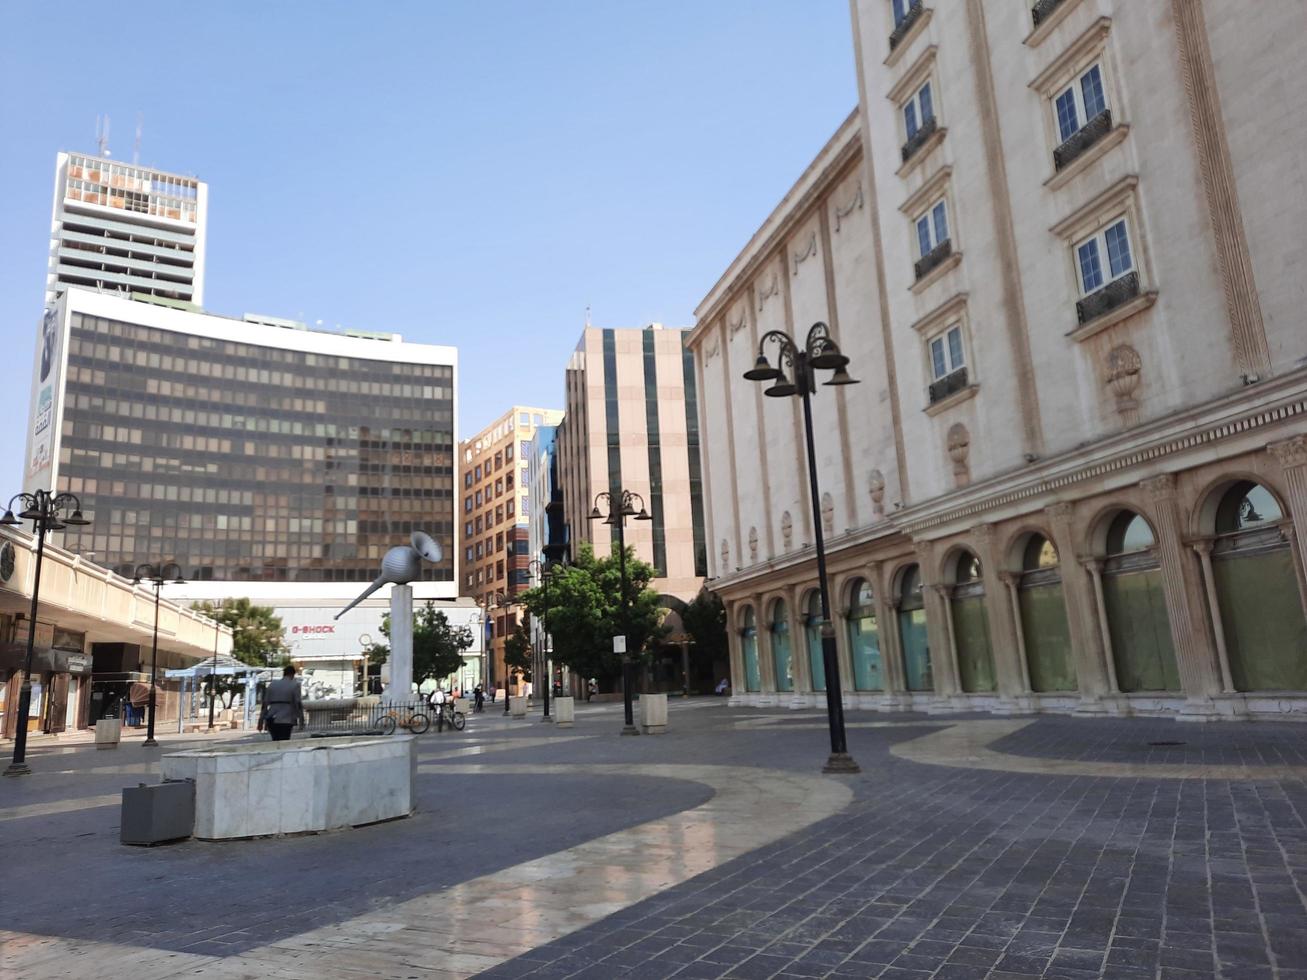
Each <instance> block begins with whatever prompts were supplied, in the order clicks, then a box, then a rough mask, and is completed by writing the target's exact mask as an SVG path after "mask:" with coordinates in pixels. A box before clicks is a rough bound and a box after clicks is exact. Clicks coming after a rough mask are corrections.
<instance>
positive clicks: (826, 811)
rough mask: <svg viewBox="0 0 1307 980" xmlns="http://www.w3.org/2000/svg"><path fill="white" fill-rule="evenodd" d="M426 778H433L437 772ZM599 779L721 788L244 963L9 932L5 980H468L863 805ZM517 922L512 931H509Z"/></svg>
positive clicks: (683, 771) (662, 773) (759, 784)
mask: <svg viewBox="0 0 1307 980" xmlns="http://www.w3.org/2000/svg"><path fill="white" fill-rule="evenodd" d="M419 768H420V770H422V771H434V767H432V766H428V765H422V766H420V767H419ZM570 769H571V767H569V766H562V765H555V766H496V767H494V768H493V769H492V768H489V767H487V766H481V765H443V766H441V767H440V771H442V772H460V773H468V774H477V773H488V774H494V775H515V774H560V775H561V774H566V773H567V772H569V771H570ZM590 771H591V772H593V773H595V774H597V775H612V776H630V775H639V776H652V777H655V778H658V777H662V778H668V779H681V780H690V781H695V782H700V783H703V784H705V785H708V786H710V787H711V788H712V789H713V790H714V795H713V797H712V798H711V799H710V800H708V801H707V802H706V803H703V804H701V805H700V806H697V807H695V808H693V809H691V810H687V811H684V812H682V813H677V814H673V815H671V816H668V817H663V818H661V819H657V820H652V821H649V822H647V823H644V824H640V825H638V826H636V827H632V828H629V829H627V830H621V831H618V832H616V833H612V834H609V835H607V836H605V837H600V838H598V839H596V840H592V841H588V842H586V843H584V844H582V845H579V846H577V847H573V848H569V849H567V850H564V851H559V852H557V853H554V854H550V855H547V856H545V857H542V858H538V859H536V860H534V861H528V862H525V863H523V864H519V865H516V866H514V867H511V868H507V869H505V870H503V871H499V872H496V873H494V874H491V875H485V876H483V877H480V878H476V879H473V880H471V881H467V882H464V883H462V884H460V885H456V886H454V887H453V888H449V889H446V890H444V891H440V892H436V893H433V894H429V895H423V896H421V897H419V898H415V899H411V900H409V901H406V902H402V903H400V904H397V905H394V906H391V907H388V908H386V909H383V910H380V911H377V912H370V913H366V914H364V915H360V916H357V917H356V918H354V919H351V920H349V921H347V922H344V923H341V924H339V925H334V926H330V927H324V928H321V929H314V930H311V931H309V932H305V933H302V934H300V935H298V936H294V937H292V938H290V939H287V940H283V941H280V942H275V943H271V944H269V945H266V946H261V947H257V948H254V949H251V950H249V951H247V952H245V953H243V954H241V955H239V956H231V957H225V958H222V957H215V956H203V955H197V954H190V953H179V952H171V951H166V950H158V949H149V948H140V947H134V946H126V945H118V944H111V943H97V942H82V941H77V940H69V939H61V938H53V937H48V936H35V935H30V934H24V933H13V932H4V931H0V976H14V977H23V978H25V980H45V978H54V977H78V978H81V977H87V976H130V977H131V978H132V980H164V978H169V977H175V976H180V975H185V976H188V977H205V978H221V980H238V978H240V980H244V978H249V980H256V978H257V980H261V978H268V977H284V978H304V977H328V976H330V977H353V976H358V977H364V976H366V977H396V978H406V977H414V976H419V975H420V976H421V977H423V978H435V980H446V978H454V977H466V976H469V975H470V974H473V973H476V972H478V971H480V970H485V969H488V968H490V967H493V966H495V965H497V964H499V963H501V962H504V961H505V960H508V959H511V958H513V957H515V956H518V955H520V954H522V953H524V952H527V951H528V950H530V949H533V948H535V947H537V946H539V945H542V944H544V943H547V942H551V941H553V940H555V939H558V938H559V937H561V936H564V935H567V934H568V933H570V932H572V931H574V930H576V929H579V928H582V927H583V926H586V925H589V924H591V923H593V922H596V921H598V920H600V919H602V918H604V917H606V916H608V915H610V914H611V913H613V912H616V911H618V910H620V909H623V908H626V907H627V906H629V905H632V904H634V903H636V902H639V901H642V900H644V899H646V898H649V897H651V896H653V895H655V894H657V893H658V892H660V891H662V890H664V889H666V888H668V887H670V886H672V885H676V884H679V883H680V882H683V881H686V880H688V879H690V878H693V877H694V876H696V875H698V874H701V873H703V872H704V871H708V870H710V869H712V868H714V867H716V866H717V865H719V864H722V863H724V862H726V861H730V860H731V859H733V858H736V857H739V856H740V855H742V854H744V853H747V852H748V851H751V850H754V849H756V848H758V847H762V846H764V845H766V844H769V843H771V842H773V841H776V840H779V839H781V838H783V837H785V836H787V835H789V834H792V833H794V832H796V831H798V830H802V829H803V828H804V827H807V826H809V825H811V824H813V823H816V822H817V821H819V820H822V819H825V818H826V817H829V816H831V815H832V814H835V813H837V812H839V811H840V810H842V809H844V808H845V807H846V806H848V804H849V803H850V801H851V800H852V798H853V793H852V790H850V789H849V787H848V786H846V785H844V784H843V783H841V782H839V781H836V780H833V779H829V778H822V777H818V776H809V775H804V774H799V773H792V772H780V771H776V770H768V769H750V768H744V767H733V766H702V765H634V766H615V765H605V766H591V767H590ZM270 914H275V910H270ZM510 923H511V925H512V928H511V929H509V928H505V926H506V925H507V924H510ZM486 937H493V938H492V939H490V940H487V938H486Z"/></svg>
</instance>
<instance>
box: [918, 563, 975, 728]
mask: <svg viewBox="0 0 1307 980" xmlns="http://www.w3.org/2000/svg"><path fill="white" fill-rule="evenodd" d="M927 588H928V589H929V590H930V592H931V593H932V596H933V599H934V603H935V610H936V612H935V615H938V617H939V630H940V634H941V635H942V636H943V643H944V649H943V659H944V661H945V662H946V663H947V668H946V669H945V670H944V671H942V672H941V676H944V675H947V677H948V679H949V680H948V683H949V687H950V690H949V692H948V695H949V697H950V698H951V700H952V702H953V706H954V707H957V708H966V707H969V703H968V701H967V698H966V694H965V693H964V692H963V690H962V669H961V668H960V667H959V666H958V637H957V633H956V632H955V631H954V629H953V586H951V585H945V584H944V583H943V582H936V583H934V584H933V585H929V586H927ZM931 615H932V613H931V612H930V610H929V608H928V609H927V610H926V622H927V623H929V622H930V617H931Z"/></svg>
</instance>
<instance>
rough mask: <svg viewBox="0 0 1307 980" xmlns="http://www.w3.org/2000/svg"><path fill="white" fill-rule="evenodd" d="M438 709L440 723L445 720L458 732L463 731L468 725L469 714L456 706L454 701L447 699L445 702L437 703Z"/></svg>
mask: <svg viewBox="0 0 1307 980" xmlns="http://www.w3.org/2000/svg"><path fill="white" fill-rule="evenodd" d="M436 710H437V712H438V723H439V722H444V723H446V724H448V725H449V726H450V727H451V728H453V729H454V731H456V732H461V731H462V730H463V729H464V728H465V727H466V726H467V716H466V715H465V714H463V712H461V711H458V710H456V709H455V708H454V702H453V701H446V702H445V703H444V704H438V705H436Z"/></svg>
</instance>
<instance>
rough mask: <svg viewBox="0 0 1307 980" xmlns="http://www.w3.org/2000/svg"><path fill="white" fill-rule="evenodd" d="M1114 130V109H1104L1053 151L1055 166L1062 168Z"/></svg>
mask: <svg viewBox="0 0 1307 980" xmlns="http://www.w3.org/2000/svg"><path fill="white" fill-rule="evenodd" d="M1111 131H1112V110H1111V109H1104V110H1103V111H1102V112H1100V113H1099V114H1098V115H1096V116H1095V117H1094V118H1093V119H1091V120H1089V122H1087V123H1085V124H1084V125H1083V126H1081V127H1080V128H1079V129H1077V130H1076V131H1075V132H1074V133H1072V134H1071V136H1070V137H1069V138H1068V139H1067V141H1066V142H1065V143H1063V144H1062V145H1061V146H1059V147H1058V148H1057V149H1056V150H1054V151H1053V166H1054V168H1056V169H1057V170H1061V169H1062V168H1063V167H1066V166H1067V165H1068V164H1070V163H1071V161H1072V160H1074V159H1075V158H1076V157H1078V156H1080V154H1082V153H1084V152H1085V150H1087V149H1089V148H1090V147H1091V146H1093V145H1094V144H1095V143H1097V142H1098V141H1099V140H1101V139H1102V138H1103V137H1104V136H1106V135H1107V134H1108V133H1110V132H1111Z"/></svg>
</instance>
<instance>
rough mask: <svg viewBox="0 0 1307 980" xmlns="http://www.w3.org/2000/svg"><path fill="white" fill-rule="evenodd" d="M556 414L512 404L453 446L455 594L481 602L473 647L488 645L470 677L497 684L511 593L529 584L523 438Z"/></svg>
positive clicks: (514, 612)
mask: <svg viewBox="0 0 1307 980" xmlns="http://www.w3.org/2000/svg"><path fill="white" fill-rule="evenodd" d="M562 415H563V413H562V412H561V411H559V410H558V409H556V408H529V407H526V406H522V405H515V406H513V408H512V409H510V410H509V411H508V413H507V414H505V415H504V416H503V417H502V418H499V419H497V420H495V422H494V423H493V424H491V425H488V426H486V428H485V429H484V430H482V431H481V432H478V433H477V434H476V435H475V436H473V437H472V438H471V439H468V440H466V441H465V442H463V443H462V444H461V445H460V446H459V460H460V473H461V477H460V479H461V480H462V482H463V487H462V500H463V503H462V507H461V510H460V517H459V523H460V525H461V527H462V532H463V533H462V535H461V536H460V538H459V547H460V548H462V552H463V553H462V563H461V568H462V574H463V581H462V583H461V586H462V587H461V594H462V595H465V596H472V597H473V598H475V599H476V600H477V602H478V603H479V604H480V605H481V609H482V610H483V612H482V615H483V616H484V615H485V610H487V609H488V610H489V618H490V621H491V623H492V626H491V630H490V631H488V632H489V637H484V636H483V643H482V644H478V645H477V647H476V649H484V650H488V651H489V656H490V661H489V662H488V663H483V664H482V665H481V671H480V672H479V673H478V675H477V678H478V680H489V681H491V682H493V683H495V684H498V685H499V686H501V687H502V686H503V682H504V678H505V677H506V676H507V671H506V670H505V669H504V640H505V639H506V638H507V637H508V636H509V634H511V633H512V631H513V629H514V628H515V627H516V626H517V623H518V620H519V618H520V617H521V615H522V609H521V607H520V606H518V605H517V604H515V603H514V602H512V599H513V598H514V597H515V596H516V595H517V594H518V593H519V592H523V591H525V590H526V589H528V588H530V587H531V576H530V572H529V570H528V567H527V566H528V565H529V563H530V561H531V558H532V555H530V554H529V550H530V545H529V543H528V535H529V524H530V514H529V513H528V508H529V507H530V502H529V499H528V498H529V497H530V485H529V481H528V480H527V463H528V460H529V456H528V453H527V446H528V445H529V444H530V442H531V437H532V436H534V435H535V431H536V429H537V428H538V427H539V426H543V425H557V424H558V422H559V420H560V419H561V418H562ZM497 597H502V601H501V600H500V599H499V598H497ZM481 622H482V624H483V625H482V626H481V628H482V629H483V630H484V622H485V621H484V620H482V621H481ZM487 640H488V642H487ZM487 670H488V671H489V674H488V675H487V673H486V671H487Z"/></svg>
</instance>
